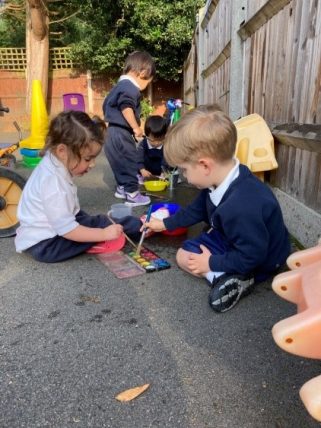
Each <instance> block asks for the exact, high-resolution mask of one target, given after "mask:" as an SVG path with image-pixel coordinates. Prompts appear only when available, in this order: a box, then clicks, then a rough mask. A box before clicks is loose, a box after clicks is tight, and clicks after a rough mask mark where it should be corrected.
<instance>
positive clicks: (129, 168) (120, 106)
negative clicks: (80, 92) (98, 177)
mask: <svg viewBox="0 0 321 428" xmlns="http://www.w3.org/2000/svg"><path fill="white" fill-rule="evenodd" d="M140 100H141V92H140V89H139V88H138V87H137V86H136V85H134V83H133V82H132V81H131V80H129V79H126V78H125V79H123V80H119V81H118V83H117V84H116V85H115V86H114V87H113V88H112V90H111V91H110V93H109V94H108V95H107V97H106V98H105V100H104V103H103V112H104V118H105V121H106V122H108V128H107V132H106V138H105V145H104V151H105V155H106V157H107V159H108V162H109V164H110V167H111V169H112V171H113V174H114V177H115V180H116V183H117V185H118V186H124V188H125V192H127V193H132V192H135V191H137V190H138V179H137V149H136V140H135V138H134V133H133V130H132V128H131V127H130V126H129V124H128V122H127V121H126V119H125V117H124V116H123V114H122V111H123V110H124V109H125V108H127V107H130V108H131V109H132V110H133V112H134V114H135V118H136V121H137V123H138V124H139V125H140V111H141V107H140Z"/></svg>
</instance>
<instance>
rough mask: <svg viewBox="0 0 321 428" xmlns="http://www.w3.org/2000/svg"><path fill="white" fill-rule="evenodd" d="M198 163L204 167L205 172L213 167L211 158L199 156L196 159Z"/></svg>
mask: <svg viewBox="0 0 321 428" xmlns="http://www.w3.org/2000/svg"><path fill="white" fill-rule="evenodd" d="M198 164H199V165H200V166H202V167H203V168H204V171H205V172H211V170H212V168H213V162H212V159H209V158H201V159H199V160H198Z"/></svg>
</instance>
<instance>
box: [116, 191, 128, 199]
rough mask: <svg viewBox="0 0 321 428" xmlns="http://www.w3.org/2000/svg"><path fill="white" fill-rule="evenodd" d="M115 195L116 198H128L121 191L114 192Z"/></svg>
mask: <svg viewBox="0 0 321 428" xmlns="http://www.w3.org/2000/svg"><path fill="white" fill-rule="evenodd" d="M114 195H115V198H118V199H126V196H125V195H122V194H121V193H118V192H115V193H114Z"/></svg>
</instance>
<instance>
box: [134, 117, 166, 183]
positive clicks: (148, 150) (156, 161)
mask: <svg viewBox="0 0 321 428" xmlns="http://www.w3.org/2000/svg"><path fill="white" fill-rule="evenodd" d="M167 128H168V124H167V121H166V119H164V118H163V117H162V116H157V115H154V116H149V117H148V118H147V119H146V123H145V128H144V130H145V138H144V139H143V140H142V141H141V142H140V143H139V145H138V149H137V151H138V173H139V174H140V176H141V177H142V178H148V177H150V176H152V175H157V176H159V175H161V174H162V169H163V168H164V167H165V168H166V169H167V163H166V162H165V160H164V154H163V141H164V138H165V135H166V132H167Z"/></svg>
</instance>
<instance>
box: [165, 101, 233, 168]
mask: <svg viewBox="0 0 321 428" xmlns="http://www.w3.org/2000/svg"><path fill="white" fill-rule="evenodd" d="M236 140H237V132H236V128H235V125H234V123H233V122H232V121H231V119H230V118H229V117H228V116H227V115H226V114H225V113H223V112H222V111H221V110H218V109H217V107H215V108H212V106H200V107H198V108H196V109H194V110H191V111H189V112H187V113H186V114H184V115H183V116H182V118H181V119H180V120H179V121H178V122H176V123H175V125H173V126H172V127H171V128H170V129H169V131H168V133H167V135H166V140H165V146H164V154H165V157H166V159H167V161H168V162H169V163H170V164H171V165H173V166H174V165H179V164H181V163H185V162H195V161H197V160H198V159H199V158H200V157H202V156H206V157H210V158H213V159H215V160H216V161H218V162H221V163H224V162H226V161H229V160H231V159H232V158H233V156H234V154H235V149H236Z"/></svg>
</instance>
